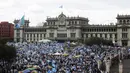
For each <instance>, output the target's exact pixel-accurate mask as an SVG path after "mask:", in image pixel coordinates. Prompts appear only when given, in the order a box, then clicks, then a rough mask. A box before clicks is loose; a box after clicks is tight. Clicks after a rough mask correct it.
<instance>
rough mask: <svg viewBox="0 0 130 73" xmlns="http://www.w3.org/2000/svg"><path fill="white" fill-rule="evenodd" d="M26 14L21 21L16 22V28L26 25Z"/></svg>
mask: <svg viewBox="0 0 130 73" xmlns="http://www.w3.org/2000/svg"><path fill="white" fill-rule="evenodd" d="M24 17H25V16H24V15H23V16H22V18H21V19H20V20H19V22H18V23H17V24H16V26H15V27H16V28H20V26H23V25H24Z"/></svg>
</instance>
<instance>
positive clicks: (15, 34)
mask: <svg viewBox="0 0 130 73" xmlns="http://www.w3.org/2000/svg"><path fill="white" fill-rule="evenodd" d="M16 38H17V30H16V29H14V41H16V42H17V39H16Z"/></svg>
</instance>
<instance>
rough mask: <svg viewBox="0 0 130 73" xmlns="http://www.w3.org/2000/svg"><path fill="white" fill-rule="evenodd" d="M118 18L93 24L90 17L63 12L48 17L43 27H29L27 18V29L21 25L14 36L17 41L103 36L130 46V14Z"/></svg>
mask: <svg viewBox="0 0 130 73" xmlns="http://www.w3.org/2000/svg"><path fill="white" fill-rule="evenodd" d="M116 19H117V23H116V25H114V24H109V25H91V24H89V23H88V22H89V20H88V18H84V17H66V16H65V15H64V14H63V13H61V14H60V15H59V16H58V17H56V18H47V20H46V22H45V25H44V26H43V27H29V20H26V23H25V24H26V27H24V28H25V29H26V31H25V30H23V29H22V28H23V27H21V28H20V33H19V34H17V32H16V31H14V33H15V36H14V37H15V41H17V40H16V38H22V39H21V41H23V38H24V39H25V40H26V41H28V42H31V41H39V40H42V39H51V40H64V41H67V40H73V41H75V40H77V39H83V40H85V39H86V38H89V37H102V38H105V39H109V40H112V41H113V43H118V45H120V46H124V45H127V46H130V16H128V15H127V16H126V15H118V16H117V18H116ZM15 24H16V22H15ZM43 29H44V30H43ZM16 30H18V29H16ZM23 32H24V33H23ZM23 35H24V37H23Z"/></svg>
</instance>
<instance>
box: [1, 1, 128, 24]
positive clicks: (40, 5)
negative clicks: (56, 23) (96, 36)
mask: <svg viewBox="0 0 130 73" xmlns="http://www.w3.org/2000/svg"><path fill="white" fill-rule="evenodd" d="M129 2H130V1H129V0H33V1H32V0H0V20H1V21H5V20H6V21H9V22H13V20H14V19H20V18H21V17H22V15H23V14H24V13H25V18H26V19H29V20H30V22H31V23H30V25H31V26H35V25H37V24H38V23H40V22H44V21H45V20H46V17H47V16H50V17H56V16H58V15H59V14H60V13H61V12H64V13H65V14H66V15H67V16H82V17H88V18H89V20H90V23H91V24H97V23H99V24H101V23H109V22H114V23H115V22H116V19H115V17H116V16H117V14H130V13H129V12H130V9H129V8H130V6H129ZM61 5H63V9H61V8H59V6H61Z"/></svg>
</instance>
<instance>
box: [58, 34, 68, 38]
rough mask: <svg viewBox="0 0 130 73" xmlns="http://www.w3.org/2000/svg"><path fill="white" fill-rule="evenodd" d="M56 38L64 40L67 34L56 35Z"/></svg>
mask: <svg viewBox="0 0 130 73" xmlns="http://www.w3.org/2000/svg"><path fill="white" fill-rule="evenodd" d="M57 37H62V38H65V37H67V34H57Z"/></svg>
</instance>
